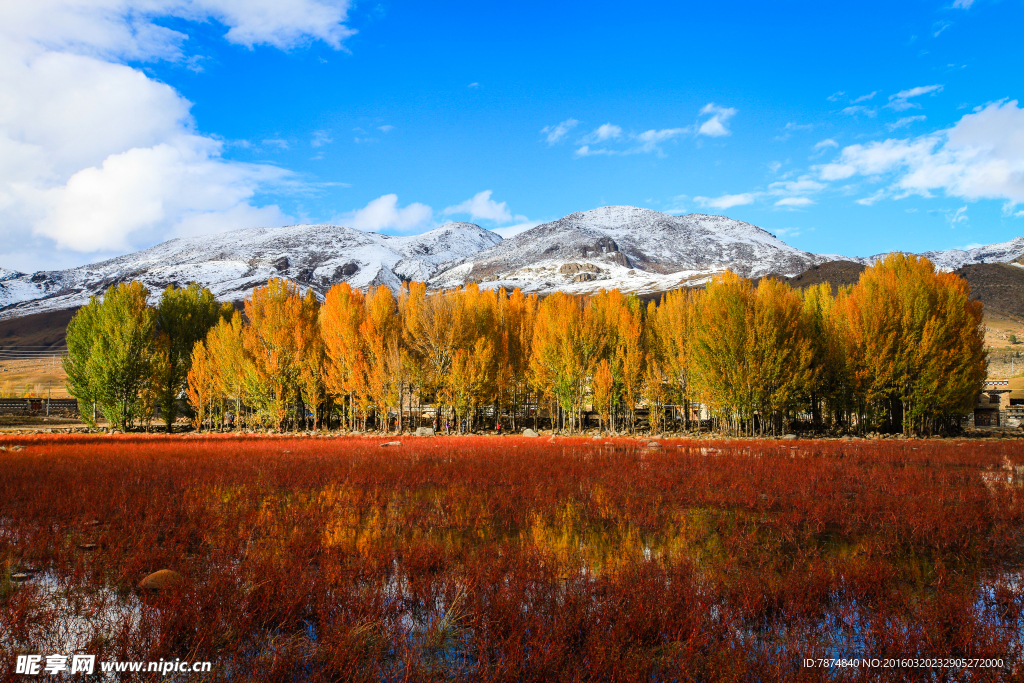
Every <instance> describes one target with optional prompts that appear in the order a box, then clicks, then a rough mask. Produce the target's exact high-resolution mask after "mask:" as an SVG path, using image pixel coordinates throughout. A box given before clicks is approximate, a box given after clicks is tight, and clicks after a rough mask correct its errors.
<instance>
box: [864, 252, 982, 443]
mask: <svg viewBox="0 0 1024 683" xmlns="http://www.w3.org/2000/svg"><path fill="white" fill-rule="evenodd" d="M845 303H846V306H845V309H846V316H847V331H848V333H849V335H850V339H851V346H852V353H853V356H854V358H853V364H854V368H855V369H854V373H853V375H854V382H855V383H856V384H857V388H858V389H859V390H860V392H861V394H862V395H863V396H864V398H865V400H866V402H867V403H868V406H869V407H870V408H871V413H870V414H869V415H868V420H869V421H871V422H873V423H875V424H882V425H887V426H888V427H889V428H890V429H899V430H903V431H905V432H910V431H914V430H916V431H932V430H935V429H947V428H951V427H955V426H956V425H955V423H956V421H957V420H958V419H959V416H961V415H963V414H966V413H967V412H968V411H969V410H970V409H971V408H972V407H973V401H974V400H975V398H976V396H977V394H978V392H979V391H980V389H981V384H982V382H983V381H984V378H985V373H986V364H987V359H986V354H985V349H984V336H983V328H982V310H981V304H980V303H979V302H976V301H970V297H969V289H968V287H967V284H966V282H964V281H963V280H962V279H961V278H960V277H958V276H956V275H952V274H948V273H936V272H935V267H934V265H933V264H932V263H931V262H930V261H929V260H928V259H926V258H923V257H919V256H914V255H908V254H889V255H888V256H886V257H885V258H884V259H882V260H881V261H879V262H878V263H876V264H875V265H874V266H872V267H870V268H867V269H866V270H865V271H864V272H863V273H861V277H860V281H859V282H858V283H857V285H856V286H855V287H854V288H853V289H852V290H851V292H850V295H849V297H847V299H846V302H845Z"/></svg>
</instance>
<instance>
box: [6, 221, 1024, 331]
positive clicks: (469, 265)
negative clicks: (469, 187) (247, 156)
mask: <svg viewBox="0 0 1024 683" xmlns="http://www.w3.org/2000/svg"><path fill="white" fill-rule="evenodd" d="M881 256H882V255H876V256H871V257H864V258H861V257H853V258H849V257H844V256H838V255H832V254H827V255H821V254H812V253H809V252H806V251H801V250H799V249H796V248H794V247H791V246H789V245H788V244H786V243H785V242H783V241H782V240H780V239H778V238H776V237H775V236H774V235H772V234H771V233H769V232H767V231H765V230H762V229H761V228H758V227H757V226H754V225H751V224H749V223H743V222H741V221H735V220H732V219H730V218H726V217H724V216H709V215H705V214H690V215H688V216H672V215H669V214H664V213H659V212H657V211H652V210H650V209H641V208H637V207H633V206H608V207H603V208H599V209H593V210H591V211H583V212H579V213H573V214H569V215H568V216H565V217H564V218H561V219H559V220H557V221H554V222H551V223H545V224H543V225H538V226H537V227H535V228H532V229H531V230H527V231H525V232H523V233H520V234H518V235H516V236H515V237H512V238H510V239H507V240H502V239H501V237H499V236H498V235H497V234H495V233H494V232H491V231H489V230H484V229H483V228H481V227H479V226H477V225H474V224H472V223H449V224H448V225H444V226H441V227H440V228H436V229H434V230H431V231H429V232H426V233H423V234H421V235H413V236H407V237H395V236H390V235H379V234H376V233H366V232H361V231H358V230H354V229H352V228H346V227H340V226H336V225H295V226H290V227H286V228H253V229H249V230H237V231H234V232H227V233H221V234H217V235H211V236H206V237H193V238H183V239H176V240H171V241H169V242H164V243H163V244H159V245H157V246H155V247H151V248H149V249H144V250H142V251H139V252H136V253H133V254H128V255H125V256H121V257H118V258H115V259H110V260H108V261H103V262H102V263H96V264H92V265H88V266H82V267H80V268H73V269H70V270H63V271H44V272H38V273H33V274H23V273H18V272H15V271H11V270H4V269H0V318H12V317H17V316H22V315H27V314H30V313H36V312H42V311H48V310H59V309H66V308H73V307H77V306H80V305H82V304H84V303H86V302H87V301H88V300H89V297H90V296H91V295H93V294H101V293H102V292H104V291H105V290H106V289H107V288H108V287H109V286H110V285H112V284H115V283H118V282H125V281H130V280H140V281H141V282H143V283H144V284H145V285H146V286H147V287H149V289H150V291H151V292H152V293H153V296H154V299H155V298H156V297H157V296H158V295H159V293H160V291H161V290H163V289H164V288H165V287H166V286H167V285H170V284H176V285H179V286H184V285H186V284H187V283H189V282H198V283H200V284H202V285H203V286H206V287H209V288H210V290H211V291H213V293H214V294H215V295H216V296H217V297H218V298H220V299H222V300H236V301H237V300H239V299H242V298H243V297H244V296H245V295H246V294H248V293H249V292H250V291H251V290H252V289H253V288H254V287H257V286H260V285H263V284H265V283H266V281H267V280H268V279H270V278H272V277H284V278H288V279H290V280H292V281H294V282H296V283H298V284H299V285H300V286H302V287H309V288H312V289H313V290H314V291H316V292H317V293H319V294H321V295H322V294H323V293H324V292H326V291H327V289H329V288H330V287H331V286H332V285H333V284H335V283H338V282H348V283H349V284H351V285H352V286H354V287H359V288H363V289H365V288H368V287H372V286H376V285H381V284H382V285H387V286H389V287H392V288H395V289H397V288H398V287H399V286H400V285H401V283H402V281H409V280H415V281H421V282H427V283H428V285H429V286H430V287H432V288H446V287H456V286H461V285H464V284H467V283H469V282H477V283H480V286H482V287H499V286H503V287H505V288H506V289H512V288H515V287H519V288H520V289H522V290H524V291H527V292H538V293H542V294H543V293H548V292H553V291H556V290H561V291H566V292H571V293H577V294H585V293H590V292H595V291H597V290H598V289H611V288H617V289H620V290H622V291H629V292H636V293H645V292H660V291H665V290H668V289H673V288H676V287H680V286H690V285H697V284H701V283H703V282H706V281H707V280H708V278H710V277H712V276H713V275H714V274H715V273H719V272H722V271H725V270H732V271H735V272H737V273H739V274H740V275H743V276H745V277H760V276H763V275H768V274H777V275H785V276H794V275H798V274H800V273H802V272H804V271H806V270H808V269H809V268H811V267H813V266H816V265H819V264H822V263H827V262H829V261H838V260H847V261H854V262H857V263H863V264H871V263H873V262H874V261H876V260H877V259H878V258H880V257H881ZM924 256H927V257H928V258H930V259H931V260H932V261H934V262H935V263H936V265H937V266H938V267H939V268H940V269H942V270H955V269H957V268H959V267H961V266H964V265H969V264H973V263H1011V262H1015V261H1016V262H1017V263H1018V264H1020V265H1022V266H1024V238H1022V237H1018V238H1016V239H1013V240H1010V241H1009V242H1003V243H1000V244H992V245H988V246H984V247H977V248H973V249H968V250H960V249H953V250H948V251H931V252H926V253H925V254H924Z"/></svg>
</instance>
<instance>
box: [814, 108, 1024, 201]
mask: <svg viewBox="0 0 1024 683" xmlns="http://www.w3.org/2000/svg"><path fill="white" fill-rule="evenodd" d="M817 171H818V174H819V176H820V177H821V178H822V179H823V180H843V179H847V178H851V177H853V176H858V175H859V176H868V177H875V176H877V177H880V178H882V179H883V180H885V179H888V181H889V182H890V183H891V188H892V190H893V192H894V193H897V194H898V195H902V196H906V195H907V194H918V195H922V196H930V195H931V192H933V191H941V192H944V193H945V194H946V195H948V196H952V197H960V198H962V199H968V200H977V199H1002V200H1007V201H1009V202H1013V203H1014V204H1018V203H1024V109H1021V108H1020V107H1019V106H1018V104H1017V101H1016V100H1013V101H1011V102H997V103H994V104H990V105H989V106H987V107H985V108H984V109H982V110H981V111H978V112H975V113H971V114H967V115H965V116H964V117H963V118H961V119H960V120H959V121H958V122H957V123H956V125H954V126H953V127H952V128H949V129H947V130H944V131H940V132H938V133H934V134H929V135H923V136H920V137H916V138H908V139H903V140H896V139H890V140H885V141H881V142H872V143H869V144H857V145H850V146H848V147H845V148H843V150H842V152H841V154H840V156H839V158H838V159H836V160H835V161H834V162H832V163H829V164H824V165H821V166H818V167H817Z"/></svg>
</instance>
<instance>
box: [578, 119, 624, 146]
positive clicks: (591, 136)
mask: <svg viewBox="0 0 1024 683" xmlns="http://www.w3.org/2000/svg"><path fill="white" fill-rule="evenodd" d="M621 137H622V128H620V127H619V126H616V125H613V124H611V123H606V124H604V125H601V126H598V127H597V128H595V129H594V130H592V131H591V132H590V133H588V134H587V135H585V136H584V137H583V138H582V139H581V140H580V142H586V143H595V142H604V141H605V140H617V139H619V138H621Z"/></svg>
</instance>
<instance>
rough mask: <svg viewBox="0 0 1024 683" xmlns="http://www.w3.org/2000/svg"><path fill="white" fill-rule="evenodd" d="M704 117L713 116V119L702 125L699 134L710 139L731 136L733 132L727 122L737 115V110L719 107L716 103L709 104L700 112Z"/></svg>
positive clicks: (698, 130)
mask: <svg viewBox="0 0 1024 683" xmlns="http://www.w3.org/2000/svg"><path fill="white" fill-rule="evenodd" d="M700 113H701V115H702V116H705V115H707V114H711V118H710V119H708V120H707V121H705V122H704V123H702V124H701V125H700V128H698V129H697V133H699V134H700V135H707V136H710V137H722V136H724V135H731V134H732V131H730V130H729V128H728V127H727V125H726V124H727V122H728V121H729V119H731V118H732V117H733V116H735V115H736V109H734V108H732V107H719V106H718V105H716V104H715V103H714V102H709V103H707V104H705V105H704V107H703V108H702V109H701V110H700Z"/></svg>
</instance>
